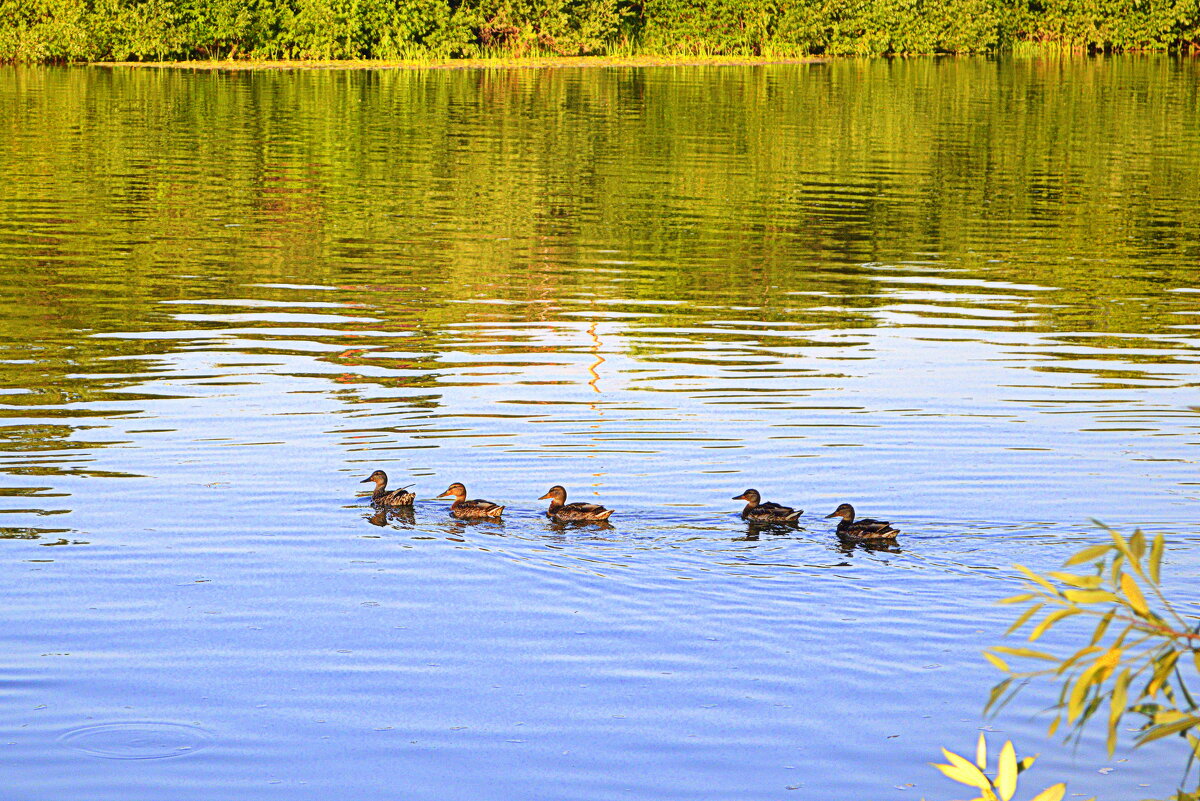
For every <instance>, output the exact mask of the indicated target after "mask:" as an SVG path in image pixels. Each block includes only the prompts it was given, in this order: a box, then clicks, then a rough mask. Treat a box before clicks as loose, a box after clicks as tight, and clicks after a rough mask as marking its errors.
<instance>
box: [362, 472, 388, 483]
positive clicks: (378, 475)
mask: <svg viewBox="0 0 1200 801" xmlns="http://www.w3.org/2000/svg"><path fill="white" fill-rule="evenodd" d="M372 481H373V482H375V486H376V487H385V486H387V473H385V472H383V471H382V470H376V471H375V472H374V473H372V474H371V475H369V476H367V477H366V478H364V479H363V480H362V481H360V482H358V483H359V484H370V483H371V482H372Z"/></svg>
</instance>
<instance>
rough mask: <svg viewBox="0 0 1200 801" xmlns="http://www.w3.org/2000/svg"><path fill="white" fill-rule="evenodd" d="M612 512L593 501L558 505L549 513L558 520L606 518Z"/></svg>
mask: <svg viewBox="0 0 1200 801" xmlns="http://www.w3.org/2000/svg"><path fill="white" fill-rule="evenodd" d="M611 514H612V510H611V509H605V508H604V507H603V506H600V505H598V504H594V503H568V504H566V505H564V506H560V507H558V508H557V509H555V510H554V511H553V512H550V513H549V515H550V517H551V518H552V519H554V520H558V521H560V522H561V521H568V520H607V519H608V517H609V515H611Z"/></svg>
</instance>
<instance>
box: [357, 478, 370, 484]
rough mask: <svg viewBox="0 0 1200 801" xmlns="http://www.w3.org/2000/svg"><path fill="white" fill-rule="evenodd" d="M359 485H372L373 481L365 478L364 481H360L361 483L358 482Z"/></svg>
mask: <svg viewBox="0 0 1200 801" xmlns="http://www.w3.org/2000/svg"><path fill="white" fill-rule="evenodd" d="M358 483H359V484H370V483H371V479H369V478H364V479H363V480H362V481H360V482H358Z"/></svg>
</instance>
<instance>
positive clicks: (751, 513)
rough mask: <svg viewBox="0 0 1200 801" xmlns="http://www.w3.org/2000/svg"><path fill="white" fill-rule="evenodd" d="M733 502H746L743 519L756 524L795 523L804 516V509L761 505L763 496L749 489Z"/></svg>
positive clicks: (735, 497)
mask: <svg viewBox="0 0 1200 801" xmlns="http://www.w3.org/2000/svg"><path fill="white" fill-rule="evenodd" d="M733 500H735V501H745V502H746V508H745V509H743V510H742V519H743V520H752V521H754V522H756V523H794V522H796V518H797V517H799V516H800V515H802V514H804V510H803V509H793V508H791V507H790V506H781V505H779V504H777V503H760V501H761V500H762V496H761V495H759V494H758V490H756V489H748V490H746V491H745V492H743V493H742V494H741V495H734V496H733Z"/></svg>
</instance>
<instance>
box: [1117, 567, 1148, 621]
mask: <svg viewBox="0 0 1200 801" xmlns="http://www.w3.org/2000/svg"><path fill="white" fill-rule="evenodd" d="M1121 592H1123V593H1125V597H1126V598H1128V599H1129V605H1130V606H1131V607H1133V611H1135V612H1137V613H1138V614H1139V615H1141V616H1143V617H1145V616H1147V615H1149V614H1150V607H1148V606H1146V597H1145V596H1144V595H1142V591H1141V590H1140V589H1139V588H1138V585H1137V582H1136V581H1134V579H1133V576H1131V575H1129V574H1128V573H1126V574H1125V575H1123V576H1121Z"/></svg>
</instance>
